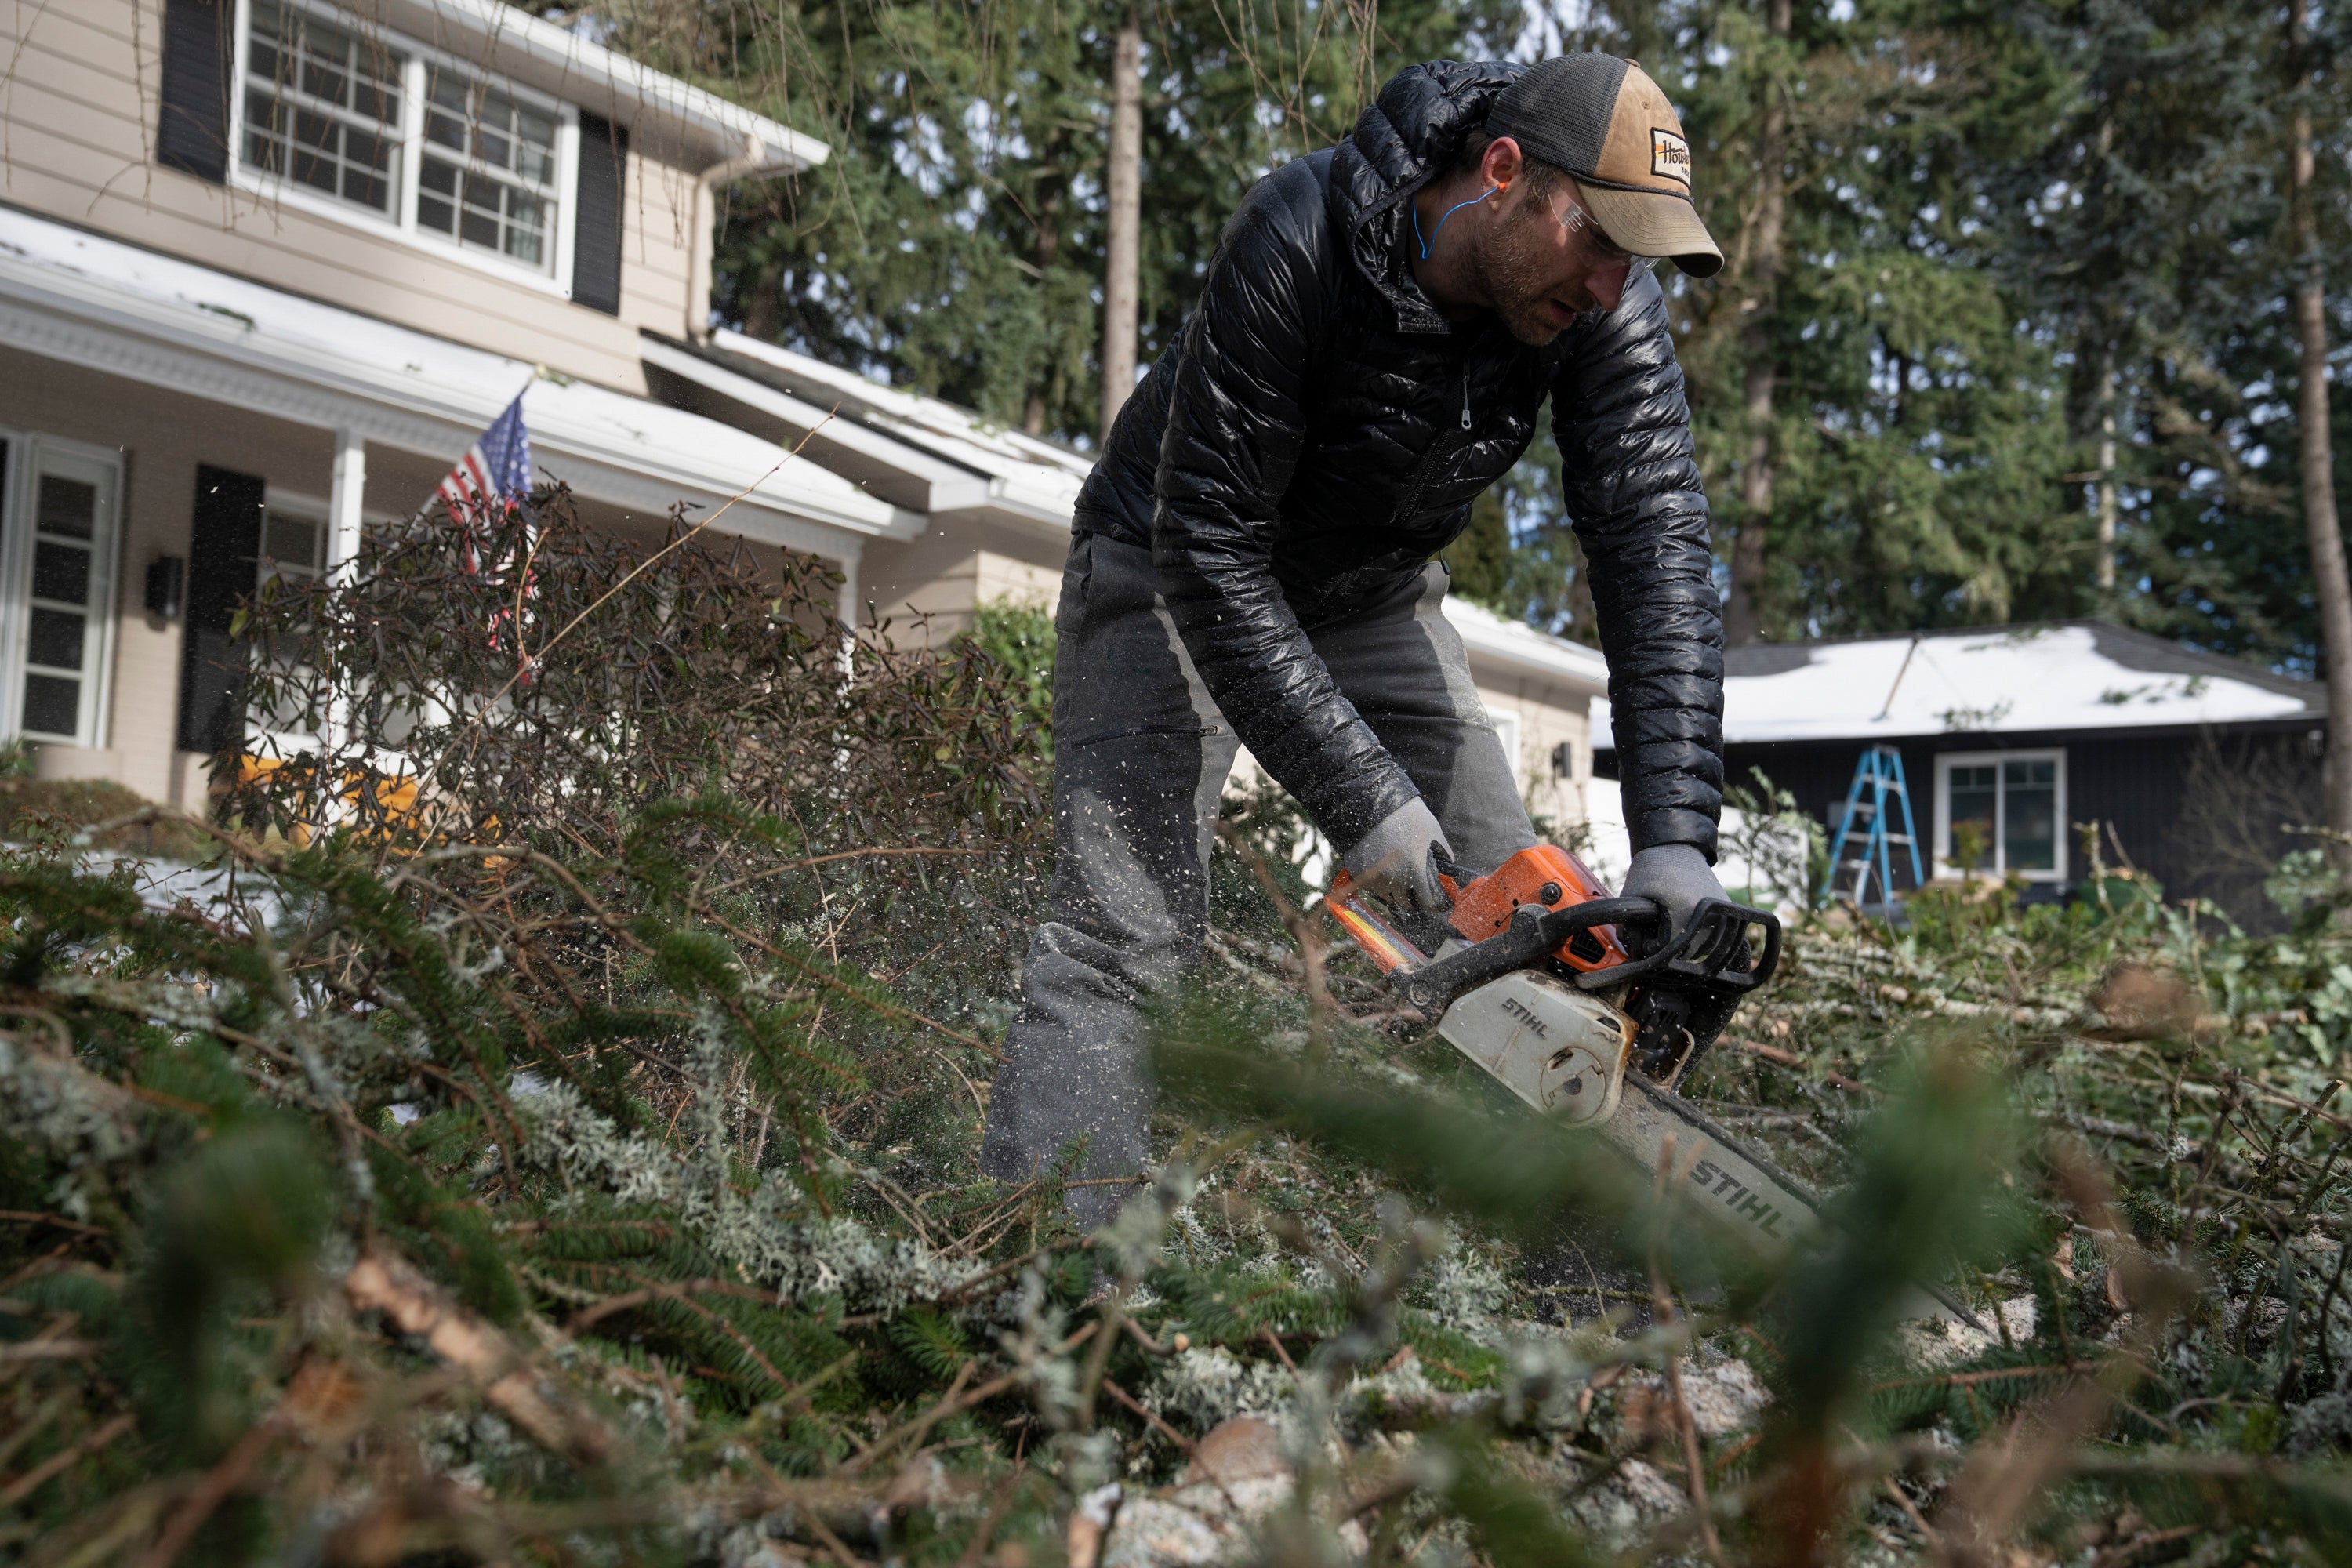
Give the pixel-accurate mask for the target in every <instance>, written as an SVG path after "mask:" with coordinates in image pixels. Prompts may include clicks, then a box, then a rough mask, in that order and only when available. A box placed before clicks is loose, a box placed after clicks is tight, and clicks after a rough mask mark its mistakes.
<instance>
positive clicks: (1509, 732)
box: [1486, 708, 1527, 788]
mask: <svg viewBox="0 0 2352 1568" xmlns="http://www.w3.org/2000/svg"><path fill="white" fill-rule="evenodd" d="M1486 717H1487V719H1488V720H1489V721H1492V722H1493V724H1494V726H1495V739H1496V740H1497V741H1500V742H1503V760H1504V761H1505V762H1507V763H1510V764H1511V778H1512V780H1513V782H1514V783H1516V784H1518V785H1519V786H1520V787H1521V788H1525V787H1526V784H1527V778H1526V776H1525V775H1526V773H1527V768H1526V764H1525V762H1524V760H1523V759H1522V758H1521V757H1520V755H1519V716H1518V715H1517V713H1515V712H1513V711H1511V710H1509V709H1507V708H1505V709H1495V708H1489V709H1487V710H1486Z"/></svg>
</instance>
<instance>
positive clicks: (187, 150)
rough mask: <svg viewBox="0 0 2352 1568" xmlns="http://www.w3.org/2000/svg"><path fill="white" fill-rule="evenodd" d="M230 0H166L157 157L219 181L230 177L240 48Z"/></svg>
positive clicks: (182, 168)
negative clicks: (232, 98) (233, 70)
mask: <svg viewBox="0 0 2352 1568" xmlns="http://www.w3.org/2000/svg"><path fill="white" fill-rule="evenodd" d="M233 16H236V7H235V6H234V5H228V4H226V0H164V5H163V114H162V116H161V117H160V118H159V119H158V121H157V122H156V126H155V161H156V162H157V163H161V164H163V166H164V167H165V168H169V169H180V170H184V171H185V172H186V173H188V174H194V175H196V176H197V177H199V178H201V179H206V180H210V181H212V182H213V184H221V183H222V182H223V181H225V180H226V179H227V178H228V89H229V81H228V69H229V62H230V60H232V59H234V58H236V51H235V50H234V49H232V48H230V47H229V36H228V26H229V21H230V18H231V17H233Z"/></svg>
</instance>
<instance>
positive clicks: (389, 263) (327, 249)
mask: <svg viewBox="0 0 2352 1568" xmlns="http://www.w3.org/2000/svg"><path fill="white" fill-rule="evenodd" d="M162 37H163V6H162V0H73V3H72V4H70V5H58V4H56V3H55V0H0V49H5V50H6V51H7V53H8V54H9V56H10V57H11V60H12V68H11V69H10V70H9V71H8V73H7V76H6V79H5V84H0V164H5V167H0V200H5V201H6V202H8V203H10V204H12V205H17V206H21V207H26V208H28V209H30V210H32V211H35V212H38V213H42V214H45V215H47V216H51V217H56V218H59V219H62V220H64V221H66V222H68V223H72V224H76V225H79V226H85V227H89V228H94V229H97V230H99V231H100V232H103V233H107V234H110V235H114V236H117V237H121V238H124V239H127V240H129V241H131V243H133V244H136V245H140V246H143V247H148V248H151V249H155V250H161V251H163V252H166V253H168V254H172V255H176V256H181V257H184V258H188V259H190V260H192V261H195V262H197V263H199V264H201V265H204V266H207V267H215V268H221V269H222V270H224V271H228V272H233V273H236V274H238V275H240V276H243V277H247V278H251V279H256V280H257V281H260V282H264V283H268V284H272V285H275V286H277V287H278V288H283V289H291V290H293V291H295V292H298V293H301V294H307V295H310V296H311V297H313V298H316V299H321V300H331V301H332V302H333V303H335V304H338V305H341V306H345V307H348V308H350V309H352V310H362V311H365V312H367V313H368V314H371V315H374V316H378V317H382V318H383V319H384V320H387V321H397V322H399V323H401V324H402V325H404V326H410V327H415V328H418V329H420V330H423V331H429V332H433V333H435V334H436V335H437V336H442V337H448V338H454V339H457V340H458V341H461V342H469V343H473V344H476V345H478V346H479V347H482V348H486V349H489V350H491V351H493V352H496V353H506V354H510V355H512V356H514V357H515V358H518V359H521V360H527V361H530V362H532V363H541V364H545V365H547V366H549V367H550V368H551V369H554V370H558V371H561V372H563V373H565V374H571V375H576V376H579V377H581V378H582V379H583V380H587V381H593V382H597V383H600V384H604V385H607V386H612V387H615V388H618V389H620V390H622V391H625V392H632V393H640V394H641V393H643V392H644V391H645V375H644V371H643V369H642V367H641V366H640V364H639V362H638V359H637V353H636V339H637V328H638V327H639V325H641V324H642V325H645V326H651V327H656V328H657V329H661V330H666V331H677V327H678V325H680V324H682V323H683V321H684V319H685V311H686V299H685V289H686V285H685V278H686V274H687V270H688V260H687V255H688V246H687V239H688V235H687V231H686V217H687V215H688V214H689V213H690V211H691V205H690V203H688V202H687V197H688V195H690V193H691V181H690V179H689V178H688V176H687V175H685V174H682V173H681V172H679V171H677V170H675V169H669V168H667V167H665V166H664V165H662V164H660V163H656V162H654V161H652V160H649V159H646V158H642V157H640V156H638V155H636V154H635V153H634V152H633V153H632V154H631V157H630V160H629V165H630V166H629V187H630V188H629V209H630V212H629V219H628V225H627V230H628V233H627V244H626V247H625V254H624V258H623V267H622V279H623V292H624V304H623V315H622V316H621V317H620V318H619V319H615V318H614V317H611V316H607V315H604V314H603V313H602V312H600V311H595V310H587V309H585V308H583V307H581V306H576V305H573V304H571V303H570V302H569V301H567V300H564V299H563V298H562V294H561V293H560V292H558V291H555V290H554V289H548V288H541V287H534V286H533V285H531V284H530V283H528V282H525V281H521V280H518V279H509V278H505V277H501V276H499V274H498V273H497V272H496V271H494V270H488V269H486V268H481V267H478V266H474V265H470V264H468V263H467V262H465V261H462V260H458V259H456V258H452V257H449V256H446V255H443V254H437V253H436V251H434V250H433V249H432V248H430V247H428V246H425V245H420V244H416V243H413V242H411V241H409V240H407V239H404V238H398V237H393V236H391V235H388V234H386V233H384V232H383V231H382V230H380V229H377V228H373V227H370V226H362V225H361V224H357V223H352V222H346V221H343V220H341V219H339V218H336V217H332V216H325V215H321V214H314V213H312V212H310V211H307V210H304V209H300V208H298V207H295V206H292V205H286V204H281V203H278V202H274V201H270V200H268V199H266V198H263V197H259V196H256V195H252V194H250V193H245V192H239V191H236V190H234V189H224V188H223V187H221V186H217V185H213V184H208V183H206V182H205V181H203V180H199V179H196V178H194V177H193V176H191V175H187V174H180V173H179V172H177V171H175V170H171V169H165V168H161V167H158V166H157V165H156V164H155V163H154V162H153V159H152V148H153V142H154V125H155V117H156V112H157V84H158V82H159V79H160V76H161V69H162ZM681 203H686V204H687V205H683V206H681V205H680V204H681Z"/></svg>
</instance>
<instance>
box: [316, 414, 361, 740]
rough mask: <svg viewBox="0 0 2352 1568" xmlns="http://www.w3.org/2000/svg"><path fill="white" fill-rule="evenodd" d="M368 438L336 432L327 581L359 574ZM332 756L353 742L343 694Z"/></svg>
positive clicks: (333, 725) (332, 717)
mask: <svg viewBox="0 0 2352 1568" xmlns="http://www.w3.org/2000/svg"><path fill="white" fill-rule="evenodd" d="M366 501H367V438H366V437H363V436H362V435H361V434H360V433H359V432H358V431H356V430H352V429H349V428H346V429H341V430H338V431H336V432H335V480H334V489H332V490H331V491H330V492H329V494H328V497H327V563H326V564H327V581H328V582H330V583H334V584H342V583H348V582H349V581H351V577H352V573H354V572H355V571H357V570H358V563H359V558H360V529H361V527H362V520H363V519H364V517H365V515H366V511H365V506H366ZM319 739H320V742H323V743H324V745H325V747H326V749H327V751H328V752H330V753H334V752H341V750H342V749H343V747H344V746H345V745H346V744H347V743H348V742H350V739H351V709H350V705H349V702H348V700H346V699H345V698H344V697H343V696H342V695H341V693H340V692H338V693H336V694H335V695H334V696H332V697H331V698H329V699H328V703H327V727H326V732H325V733H324V734H322V735H320V737H319Z"/></svg>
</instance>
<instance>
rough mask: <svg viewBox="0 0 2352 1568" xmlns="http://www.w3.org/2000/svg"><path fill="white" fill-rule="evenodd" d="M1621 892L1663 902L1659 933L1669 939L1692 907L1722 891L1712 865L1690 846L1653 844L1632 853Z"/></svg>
mask: <svg viewBox="0 0 2352 1568" xmlns="http://www.w3.org/2000/svg"><path fill="white" fill-rule="evenodd" d="M1624 895H1625V897H1627V898H1629V899H1649V900H1653V901H1654V902H1656V903H1659V904H1663V905H1664V906H1665V910H1666V929H1665V930H1664V931H1663V932H1662V933H1660V934H1661V937H1662V938H1669V939H1670V938H1672V937H1674V936H1675V935H1678V934H1679V933H1680V932H1682V931H1684V930H1685V928H1687V927H1688V926H1689V924H1690V918H1691V911H1692V910H1696V909H1697V908H1698V906H1699V905H1700V904H1701V903H1702V902H1704V901H1705V900H1708V899H1720V898H1722V897H1723V896H1724V893H1723V884H1722V883H1721V882H1718V881H1717V880H1716V879H1715V868H1714V867H1712V866H1710V865H1708V864H1707V863H1706V856H1704V855H1702V854H1700V853H1699V852H1698V850H1697V849H1696V847H1694V846H1692V845H1688V844H1653V845H1651V846H1650V847H1648V848H1647V849H1643V850H1640V851H1638V852H1637V853H1636V854H1635V855H1634V857H1633V865H1632V866H1631V867H1630V868H1627V870H1626V872H1625V888H1624Z"/></svg>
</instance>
